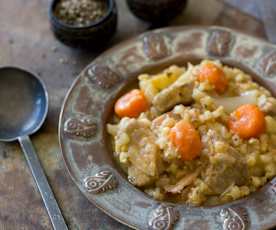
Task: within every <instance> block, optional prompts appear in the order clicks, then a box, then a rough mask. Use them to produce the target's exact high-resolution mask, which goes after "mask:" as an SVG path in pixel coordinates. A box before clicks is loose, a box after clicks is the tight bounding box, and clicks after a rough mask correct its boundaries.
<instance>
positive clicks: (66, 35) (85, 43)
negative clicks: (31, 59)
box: [49, 0, 117, 50]
mask: <svg viewBox="0 0 276 230" xmlns="http://www.w3.org/2000/svg"><path fill="white" fill-rule="evenodd" d="M49 19H50V24H51V28H52V31H53V32H54V34H55V36H56V37H57V38H58V39H59V40H60V41H62V42H63V43H64V44H66V45H69V46H72V47H78V48H88V49H95V50H96V49H100V48H101V47H103V46H104V45H105V44H106V43H107V42H108V41H109V40H110V39H111V38H112V36H113V35H114V33H115V31H116V27H117V7H116V3H115V0H53V1H52V3H51V4H50V8H49Z"/></svg>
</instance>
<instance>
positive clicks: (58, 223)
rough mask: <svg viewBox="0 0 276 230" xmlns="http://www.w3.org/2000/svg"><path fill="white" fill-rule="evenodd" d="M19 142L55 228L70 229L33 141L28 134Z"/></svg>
mask: <svg viewBox="0 0 276 230" xmlns="http://www.w3.org/2000/svg"><path fill="white" fill-rule="evenodd" d="M18 140H19V142H20V145H21V148H22V149H23V152H24V154H25V158H26V160H27V163H28V165H29V167H30V169H31V172H32V175H33V177H34V179H35V182H36V184H37V187H38V189H39V191H40V194H41V196H42V199H43V201H44V204H45V207H46V209H47V212H48V215H49V217H50V219H51V222H52V225H53V227H54V229H55V230H68V228H67V226H66V224H65V221H64V219H63V216H62V214H61V211H60V209H59V207H58V204H57V201H56V199H55V197H54V194H53V192H52V190H51V188H50V186H49V184H48V181H47V178H46V176H45V174H44V172H43V169H42V167H41V164H40V163H39V159H38V157H37V155H36V152H35V150H34V148H33V145H32V142H31V140H30V138H29V137H28V136H24V137H19V139H18Z"/></svg>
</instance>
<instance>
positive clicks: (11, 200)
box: [0, 0, 265, 230]
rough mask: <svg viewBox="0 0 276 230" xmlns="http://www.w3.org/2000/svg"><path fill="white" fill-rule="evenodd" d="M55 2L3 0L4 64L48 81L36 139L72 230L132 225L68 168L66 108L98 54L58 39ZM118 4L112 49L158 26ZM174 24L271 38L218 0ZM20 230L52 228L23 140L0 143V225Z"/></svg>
mask: <svg viewBox="0 0 276 230" xmlns="http://www.w3.org/2000/svg"><path fill="white" fill-rule="evenodd" d="M49 2H50V1H48V0H8V1H4V0H1V1H0V66H4V65H15V66H21V67H24V68H26V69H29V70H31V71H33V72H35V73H37V74H38V75H39V76H40V77H41V78H42V79H43V80H44V82H45V83H46V86H47V88H48V91H49V97H50V107H49V114H48V118H47V121H46V123H45V125H44V126H43V128H42V130H41V131H40V132H39V133H38V134H36V135H34V136H32V140H33V142H34V145H35V147H36V149H37V152H38V154H39V157H40V160H41V162H42V165H43V167H44V168H45V171H46V174H47V176H48V178H49V181H50V184H51V186H52V188H53V191H54V193H55V194H56V197H57V199H58V202H59V204H60V206H61V209H62V211H63V214H64V216H65V219H66V221H67V223H68V225H69V228H70V229H73V230H78V229H80V230H88V229H89V230H90V229H114V230H115V229H127V227H124V226H123V225H121V224H120V223H117V222H116V221H114V220H112V219H111V218H109V217H108V216H107V215H105V214H103V213H102V212H101V211H100V210H99V209H97V208H96V207H95V206H93V205H92V204H90V203H89V202H88V201H87V200H86V198H85V197H84V196H83V195H82V194H81V193H80V192H79V190H78V189H77V187H76V186H75V185H74V184H73V182H72V180H71V178H70V176H69V174H68V172H67V171H66V169H65V165H64V162H63V160H62V156H61V152H60V148H59V145H58V137H57V130H58V117H59V111H60V107H61V104H62V101H63V99H64V96H65V94H66V91H67V90H68V88H69V87H70V85H71V84H72V82H73V80H74V79H75V78H76V76H77V74H78V73H79V72H80V70H81V69H82V68H84V67H85V66H86V65H87V64H88V63H90V62H91V61H92V60H93V58H94V57H95V56H96V55H98V54H95V53H89V52H84V51H79V50H74V49H71V48H68V47H66V46H64V45H62V44H61V43H59V42H58V41H57V40H56V39H55V38H54V37H53V34H52V33H51V31H50V28H49V23H48V16H47V11H48V4H49ZM227 2H232V3H233V4H237V3H238V5H239V7H242V8H245V10H246V11H248V12H253V14H255V15H256V16H258V13H257V11H256V9H257V8H256V7H255V5H254V4H253V2H252V4H251V3H250V0H242V1H234V0H227ZM117 4H118V8H119V25H118V31H117V34H116V36H115V38H114V39H113V41H112V42H111V44H110V46H111V45H112V44H115V43H117V42H119V41H122V40H125V39H126V38H128V37H132V36H134V35H136V34H139V33H141V32H143V31H145V30H148V29H151V26H150V25H149V24H147V23H144V22H141V21H139V20H138V19H136V18H135V17H134V16H133V15H132V14H131V13H130V12H129V10H128V9H127V6H126V4H125V0H117ZM248 4H249V5H248ZM248 6H249V7H248ZM254 12H255V13H254ZM170 24H171V25H191V24H192V25H193V24H201V25H212V24H216V25H223V26H227V27H231V28H236V29H239V30H242V31H244V32H247V33H250V34H253V35H256V36H259V37H263V38H265V32H264V27H263V24H262V23H261V22H260V21H258V20H257V19H255V18H253V17H252V16H250V15H249V14H245V13H241V12H240V11H239V10H237V9H236V8H233V7H232V6H230V5H228V4H224V2H222V1H217V0H204V1H201V0H192V1H190V2H189V4H188V7H187V9H186V10H184V11H183V14H182V15H181V16H179V17H178V18H176V19H175V20H174V21H173V22H171V23H170ZM9 100H12V98H10V99H9ZM18 229H19V230H25V229H26V230H29V229H30V230H40V229H46V230H47V229H52V227H51V224H50V221H49V218H48V216H47V213H46V211H45V209H44V206H43V203H42V200H41V198H40V195H39V192H38V190H37V188H36V185H35V183H34V181H33V179H32V176H31V174H30V172H29V169H28V168H27V166H26V163H25V159H24V157H23V154H22V152H21V150H20V148H19V145H18V144H17V143H0V230H18Z"/></svg>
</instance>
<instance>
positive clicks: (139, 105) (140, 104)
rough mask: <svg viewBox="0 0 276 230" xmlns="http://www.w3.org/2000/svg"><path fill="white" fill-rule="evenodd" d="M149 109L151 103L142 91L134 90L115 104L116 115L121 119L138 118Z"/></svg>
mask: <svg viewBox="0 0 276 230" xmlns="http://www.w3.org/2000/svg"><path fill="white" fill-rule="evenodd" d="M148 108H149V103H148V101H147V99H146V97H145V95H144V93H143V92H142V91H141V90H138V89H133V90H131V91H130V92H128V93H126V94H125V95H123V96H122V97H120V98H119V99H118V100H117V102H116V103H115V109H114V110H115V113H116V114H117V115H118V116H119V117H138V116H139V115H140V113H142V112H145V111H146V110H148Z"/></svg>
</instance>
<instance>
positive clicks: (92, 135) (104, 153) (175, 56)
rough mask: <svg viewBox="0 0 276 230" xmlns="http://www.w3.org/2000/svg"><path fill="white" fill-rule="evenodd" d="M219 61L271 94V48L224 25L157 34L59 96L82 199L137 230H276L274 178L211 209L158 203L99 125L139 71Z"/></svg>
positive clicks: (111, 56)
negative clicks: (125, 168) (126, 168)
mask: <svg viewBox="0 0 276 230" xmlns="http://www.w3.org/2000/svg"><path fill="white" fill-rule="evenodd" d="M204 58H210V59H220V60H221V61H222V62H223V63H225V64H228V65H231V66H236V67H238V68H241V69H243V70H244V71H246V72H248V73H250V74H251V75H252V76H253V77H254V79H255V80H256V81H258V82H259V83H260V84H263V85H264V86H265V87H267V88H268V89H270V90H271V92H272V93H273V94H274V95H276V46H274V45H271V44H269V43H267V42H265V41H263V40H259V39H257V38H254V37H251V36H248V35H245V34H243V33H240V32H237V31H233V30H231V29H227V28H222V27H173V28H166V29H161V30H155V31H151V32H147V33H145V34H142V35H140V36H138V37H136V38H134V39H131V40H128V41H126V42H123V43H121V44H119V45H117V46H115V47H114V48H112V49H110V50H108V51H107V52H105V53H103V54H102V55H101V56H99V57H98V58H97V59H95V60H94V61H93V62H92V63H91V64H90V65H89V66H87V67H86V68H85V69H84V70H83V71H82V72H81V74H80V75H79V77H78V78H77V80H76V81H75V82H74V84H73V86H72V87H71V89H70V90H69V92H68V95H67V97H66V99H65V102H64V105H63V108H62V111H61V115H60V124H59V138H60V144H61V148H62V153H63V157H64V160H65V163H66V165H67V168H68V170H69V172H70V174H71V176H72V178H73V180H74V182H75V183H76V185H77V186H78V187H79V189H80V190H81V191H82V193H83V194H84V195H85V196H86V197H87V199H88V200H89V201H90V202H92V203H93V204H95V205H96V206H97V207H98V208H100V209H101V210H103V211H104V212H105V213H107V214H108V215H110V216H111V217H113V218H115V219H116V220H118V221H120V222H122V223H124V224H126V225H128V226H130V227H133V228H136V229H160V230H161V229H162V230H163V229H171V228H174V229H188V230H193V229H212V230H216V229H217V230H219V229H223V230H232V229H233V230H234V229H235V230H244V229H254V230H255V229H268V228H273V226H276V178H275V179H274V180H272V181H270V182H269V183H268V184H267V185H266V186H264V187H263V188H262V189H260V190H259V191H258V192H255V193H253V194H251V195H250V196H248V197H246V198H245V199H240V200H237V201H235V202H232V203H228V204H226V205H221V206H215V207H191V206H188V205H183V204H182V205H181V204H171V203H166V202H158V201H155V200H153V199H151V198H150V197H148V196H147V195H146V194H144V193H143V192H141V191H140V190H138V189H137V188H135V187H134V186H132V185H131V184H130V183H129V182H128V181H127V179H126V175H124V173H123V172H122V171H121V170H120V168H119V167H118V165H117V164H116V162H115V161H114V159H113V153H112V150H111V147H110V142H109V139H108V135H107V133H106V128H105V125H106V123H107V122H108V120H109V118H110V116H111V115H112V113H113V103H114V101H115V99H116V98H117V97H118V96H119V95H120V94H121V93H122V92H123V90H124V89H125V88H126V87H127V85H129V84H132V83H133V82H135V80H136V77H137V74H139V73H142V72H156V71H158V70H161V69H163V68H165V67H167V66H169V65H171V64H180V65H185V64H187V62H189V61H190V62H195V63H196V62H198V61H200V60H201V59H204Z"/></svg>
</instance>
